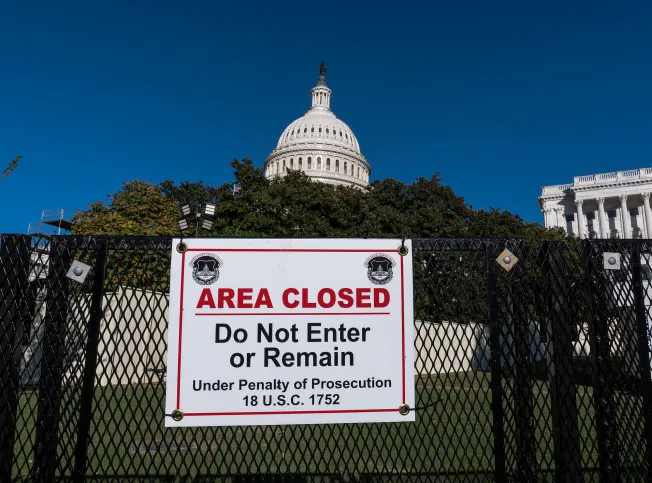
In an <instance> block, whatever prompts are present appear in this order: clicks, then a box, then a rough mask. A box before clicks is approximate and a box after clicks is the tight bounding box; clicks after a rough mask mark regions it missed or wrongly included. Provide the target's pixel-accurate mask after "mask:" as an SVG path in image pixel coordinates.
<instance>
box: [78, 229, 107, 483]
mask: <svg viewBox="0 0 652 483" xmlns="http://www.w3.org/2000/svg"><path fill="white" fill-rule="evenodd" d="M96 243H98V245H97V246H96V250H97V255H96V257H95V264H94V265H95V266H94V269H93V272H94V273H93V289H92V294H91V311H90V320H89V323H88V339H87V342H86V351H85V352H86V363H85V365H84V376H83V377H84V379H83V382H82V390H81V399H80V407H79V423H78V425H77V445H76V447H75V469H74V473H73V481H75V482H82V481H85V479H86V463H87V459H88V441H89V433H90V427H91V420H92V419H93V396H94V393H95V376H96V373H97V346H98V344H99V342H100V326H101V323H102V317H103V316H104V312H103V307H102V301H103V299H104V276H105V272H106V259H107V252H108V243H107V242H106V241H97V242H96Z"/></svg>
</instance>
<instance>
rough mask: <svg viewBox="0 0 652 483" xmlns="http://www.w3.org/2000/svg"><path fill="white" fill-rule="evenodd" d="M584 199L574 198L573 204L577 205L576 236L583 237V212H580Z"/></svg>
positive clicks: (584, 227)
mask: <svg viewBox="0 0 652 483" xmlns="http://www.w3.org/2000/svg"><path fill="white" fill-rule="evenodd" d="M583 202H584V200H576V201H575V206H577V236H578V237H579V238H584V232H585V231H586V226H585V222H584V213H582V203H583Z"/></svg>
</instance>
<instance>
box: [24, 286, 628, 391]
mask: <svg viewBox="0 0 652 483" xmlns="http://www.w3.org/2000/svg"><path fill="white" fill-rule="evenodd" d="M89 302H90V297H80V296H77V297H76V298H75V299H74V301H71V304H70V310H69V313H68V323H69V327H70V330H69V337H68V339H67V341H66V365H65V367H66V368H67V370H66V374H65V377H66V379H67V381H68V382H70V383H72V384H74V383H75V382H76V381H79V380H80V377H81V374H82V373H83V365H84V362H85V355H84V353H85V344H86V337H85V329H86V326H87V324H88V321H89V313H90V311H89V305H88V304H89ZM37 304H38V305H37V316H36V317H35V319H34V323H33V325H32V334H31V339H30V345H29V346H28V347H26V348H25V349H24V358H23V366H22V371H21V373H22V378H21V382H22V384H24V385H31V384H37V383H38V381H39V379H40V360H41V344H42V338H43V318H44V317H45V311H46V307H45V304H44V303H42V300H40V301H38V302H37ZM103 309H104V316H103V318H102V321H101V332H100V343H99V346H98V365H97V383H98V384H99V385H101V386H106V385H126V384H151V383H159V382H163V381H164V376H165V370H164V369H165V364H166V347H167V344H166V340H167V317H168V296H167V294H163V293H160V292H152V291H145V290H140V289H133V288H120V289H119V290H117V291H116V292H113V293H109V294H106V295H105V297H104V302H103ZM618 329H619V328H618V327H616V326H615V324H614V326H610V332H611V334H610V336H611V337H610V339H611V346H612V353H614V354H617V353H619V352H621V351H622V349H623V348H622V347H621V345H622V343H621V341H620V339H621V338H620V334H619V332H620V331H619V330H618ZM529 331H530V334H531V335H532V338H531V345H530V353H531V355H532V358H533V360H541V359H543V358H544V356H545V344H543V343H542V341H541V337H540V334H539V327H538V323H536V322H531V323H530V327H529ZM587 333H588V328H587V327H586V326H584V327H582V330H581V331H580V334H579V339H578V341H577V342H575V352H576V354H577V355H578V356H589V355H590V348H589V344H588V341H587V337H586V336H587ZM73 335H76V336H77V338H76V339H75V338H73ZM505 341H507V342H508V344H510V343H511V337H510V335H509V333H508V332H507V325H506V324H505V326H504V331H503V333H502V334H501V343H503V342H505ZM503 347H504V346H503ZM414 350H415V361H416V367H415V375H418V374H437V373H449V372H467V371H478V370H481V371H485V370H488V369H489V361H490V355H491V351H490V347H489V329H488V327H487V326H486V325H485V324H484V323H468V324H459V323H456V322H446V321H444V322H427V321H420V320H416V321H415V349H414ZM505 351H506V352H505V355H506V356H508V354H507V351H508V349H505Z"/></svg>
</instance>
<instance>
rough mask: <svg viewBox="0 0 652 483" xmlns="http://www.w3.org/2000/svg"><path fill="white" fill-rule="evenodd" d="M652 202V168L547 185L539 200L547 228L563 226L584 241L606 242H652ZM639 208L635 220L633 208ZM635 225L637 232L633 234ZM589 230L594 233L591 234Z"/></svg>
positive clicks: (615, 172)
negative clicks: (640, 239)
mask: <svg viewBox="0 0 652 483" xmlns="http://www.w3.org/2000/svg"><path fill="white" fill-rule="evenodd" d="M628 202H629V203H628ZM651 202H652V168H640V169H630V170H626V171H614V172H611V173H602V174H592V175H588V176H576V177H575V178H573V182H572V183H570V184H562V185H553V186H544V187H543V188H542V189H541V196H540V197H539V206H540V208H541V212H542V214H543V215H544V223H545V226H546V228H552V227H560V228H562V229H563V230H564V231H566V232H572V234H573V235H574V236H578V237H581V238H585V237H586V236H597V237H599V238H603V239H604V238H610V237H611V236H617V237H619V238H622V239H628V238H632V237H633V236H643V237H645V238H648V239H650V240H652V204H651ZM596 205H597V206H596ZM635 207H636V209H637V215H636V218H635V219H633V216H632V215H631V213H630V211H629V208H632V209H633V208H635ZM641 210H642V213H641ZM596 211H597V214H596ZM587 215H588V216H587ZM571 217H572V218H571ZM589 217H592V218H591V219H590V220H589ZM614 217H615V218H614ZM568 218H571V219H572V220H573V221H572V222H571V221H567V220H568ZM614 222H615V224H614ZM589 224H591V228H589ZM634 226H635V230H636V233H633V232H632V229H633V228H634ZM589 229H591V230H592V232H593V233H588V230H589Z"/></svg>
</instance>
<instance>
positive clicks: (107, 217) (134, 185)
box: [73, 181, 179, 235]
mask: <svg viewBox="0 0 652 483" xmlns="http://www.w3.org/2000/svg"><path fill="white" fill-rule="evenodd" d="M108 198H109V202H108V203H106V202H103V201H96V202H95V203H92V204H91V205H90V206H89V207H88V209H87V210H84V211H80V212H78V213H76V214H75V216H74V217H73V223H74V225H73V233H75V234H80V235H171V234H173V233H175V230H177V221H178V218H179V210H178V208H177V203H176V202H175V201H174V200H173V199H171V198H170V197H168V196H166V195H165V194H164V193H163V190H162V188H161V187H160V186H157V185H152V184H150V183H147V182H145V181H131V182H128V183H124V185H123V187H122V190H120V191H118V192H117V193H115V194H112V195H109V197H108Z"/></svg>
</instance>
